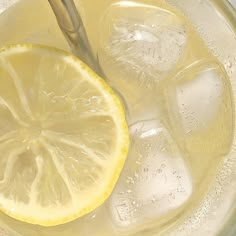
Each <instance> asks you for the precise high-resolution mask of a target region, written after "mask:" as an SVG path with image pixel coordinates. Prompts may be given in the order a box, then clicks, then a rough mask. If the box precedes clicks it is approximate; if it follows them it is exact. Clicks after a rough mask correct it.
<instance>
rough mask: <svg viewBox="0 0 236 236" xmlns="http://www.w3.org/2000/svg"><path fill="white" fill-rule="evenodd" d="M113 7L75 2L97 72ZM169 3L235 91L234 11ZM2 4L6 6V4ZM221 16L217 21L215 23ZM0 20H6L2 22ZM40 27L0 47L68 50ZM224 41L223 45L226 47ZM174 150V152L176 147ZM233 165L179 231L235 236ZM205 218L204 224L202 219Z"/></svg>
mask: <svg viewBox="0 0 236 236" xmlns="http://www.w3.org/2000/svg"><path fill="white" fill-rule="evenodd" d="M25 2H27V1H25ZM29 2H30V1H28V3H29ZM111 2H113V1H109V0H107V1H101V6H99V9H96V11H94V10H93V9H94V8H93V7H91V6H92V4H94V1H91V0H85V1H76V4H77V6H78V5H79V4H81V6H82V8H80V10H81V15H82V18H83V19H84V22H85V26H86V29H87V33H88V38H89V40H90V43H91V46H92V50H93V53H94V55H98V58H99V60H100V64H101V66H103V68H104V63H106V60H105V59H104V57H103V52H101V51H100V46H101V45H100V44H99V43H100V42H99V40H98V36H99V37H102V38H103V39H107V37H108V33H107V32H105V34H104V35H101V33H99V30H100V29H101V28H98V27H97V24H96V22H97V21H100V20H101V18H102V16H104V9H106V8H107V7H108V6H109V5H110V3H111ZM137 2H138V1H137ZM143 2H145V3H147V4H148V3H149V4H153V5H155V4H156V1H154V0H153V1H151V0H150V1H148V0H147V1H143ZM167 2H168V3H170V4H171V5H173V6H176V7H177V8H179V9H181V10H182V11H183V12H184V13H185V14H186V15H187V17H189V19H191V21H192V22H193V24H194V26H195V28H196V29H197V30H198V31H199V32H200V34H201V35H202V36H203V38H204V40H205V41H206V42H205V43H206V44H207V45H208V47H209V48H210V49H211V51H212V52H213V54H214V55H215V56H216V57H217V58H218V59H219V61H220V62H221V63H222V64H223V65H224V67H225V69H226V71H227V72H228V75H229V77H230V78H231V83H232V87H233V90H234V86H235V82H234V79H233V78H234V77H235V67H234V63H235V57H236V51H235V49H234V48H235V43H236V41H235V39H234V37H233V36H234V34H235V33H234V31H235V24H236V21H235V12H234V9H233V8H232V7H231V5H230V4H228V2H227V1H216V0H215V1H200V0H199V1H194V0H193V1H191V0H188V1H185V0H179V1H174V0H168V1H167ZM2 3H3V4H4V3H5V1H4V2H2ZM26 5H27V4H26ZM39 5H40V4H39ZM31 6H32V5H31ZM40 6H43V7H44V8H45V9H46V10H45V12H46V11H48V6H46V4H45V3H42V5H40ZM123 9H124V10H125V8H123ZM213 9H214V10H213ZM111 10H112V9H111ZM137 12H138V11H137ZM137 12H133V14H134V15H135V13H137ZM111 14H113V13H111ZM119 14H121V15H122V14H124V12H122V13H119ZM119 14H117V15H118V16H117V17H120V15H119ZM219 15H220V16H221V17H219ZM144 16H145V13H144ZM11 17H12V21H13V19H14V16H13V15H11ZM32 17H33V16H32ZM50 17H51V16H50ZM50 17H49V18H50ZM106 17H107V18H103V22H104V24H108V20H107V19H109V18H108V17H109V14H108V13H107V15H106ZM6 18H7V17H6ZM6 18H5V19H6ZM1 19H4V17H3V18H1ZM1 19H0V20H1ZM34 19H36V18H34ZM50 19H52V18H50ZM104 19H105V20H104ZM143 19H144V18H142V20H143ZM8 21H10V19H9V18H8ZM8 21H6V22H8ZM42 21H43V20H42ZM212 22H214V23H215V25H217V27H212ZM14 24H15V23H14V22H12V23H10V24H8V27H10V26H13V25H14ZM25 24H26V22H25ZM43 24H45V22H43V23H40V21H38V22H36V23H35V25H32V26H31V25H26V26H25V29H26V30H25V32H23V33H22V34H19V35H17V33H16V35H15V37H14V38H13V37H7V36H3V38H2V39H1V40H0V44H1V45H2V44H3V43H6V42H14V41H16V42H18V41H30V42H40V43H45V44H49V45H53V46H55V42H56V41H57V40H55V38H56V39H60V40H58V41H57V42H56V46H57V47H60V48H64V49H67V50H69V48H68V45H67V44H66V43H65V40H64V41H63V36H62V35H61V34H60V31H59V30H58V28H56V26H55V22H53V23H48V25H43ZM52 26H53V27H55V28H53V31H52ZM1 27H2V26H1V25H0V29H1ZM117 27H118V29H121V30H122V29H123V28H122V22H121V25H118V26H117ZM119 27H120V28H119ZM39 30H40V32H41V34H39V33H38V31H39ZM23 31H24V30H23ZM137 32H138V30H137ZM136 36H138V35H136ZM225 39H227V41H226V40H225ZM183 40H184V38H182V36H180V37H179V38H178V40H177V43H178V45H180V46H181V45H182V44H183V43H184V42H183ZM225 42H227V43H225ZM138 46H139V45H138ZM166 50H168V48H166ZM146 52H147V51H146ZM148 55H149V54H145V56H147V58H148ZM172 56H173V57H172V58H170V61H171V60H172V59H173V60H174V59H175V57H178V55H177V54H175V52H173V54H172ZM128 59H129V58H128ZM157 66H158V65H157ZM214 69H215V67H214V68H213V70H212V71H213V72H214V71H216V70H214ZM104 71H105V73H106V74H109V73H110V72H109V71H106V68H104ZM110 75H111V74H110ZM109 78H110V76H108V79H109ZM150 86H153V84H150ZM181 98H182V99H183V97H181V96H180V99H181ZM145 101H146V104H150V102H152V101H153V98H149V97H148V96H146V100H145ZM155 102H156V101H155ZM157 102H158V101H157ZM160 102H162V101H160ZM128 106H129V104H128ZM155 112H157V113H158V112H159V111H158V110H157V111H155ZM150 118H151V117H144V118H143V117H142V119H144V120H149V121H150V120H151V119H150ZM129 119H131V120H132V119H134V120H135V119H136V118H135V115H134V116H132V114H131V115H130V116H129ZM139 119H140V118H139ZM134 123H135V122H134ZM150 125H153V124H152V123H150V122H145V123H144V130H145V129H147V130H148V129H149V126H150ZM158 128H159V126H158V127H155V128H154V129H153V130H154V132H157V131H158ZM133 129H134V130H135V129H139V127H137V126H133ZM163 135H164V136H165V137H166V142H167V143H168V142H169V140H171V138H170V137H169V136H168V135H166V133H165V132H163ZM222 135H223V134H222ZM140 136H142V135H140ZM139 144H140V143H139ZM140 145H141V144H140ZM173 148H174V149H176V147H175V146H174V147H173ZM176 153H177V152H176ZM179 155H180V154H179ZM166 161H168V160H166ZM167 164H168V163H167ZM235 164H236V160H235V157H229V158H226V159H225V160H224V163H223V167H222V168H221V170H220V172H221V174H219V175H218V183H217V184H215V185H214V187H212V189H211V190H209V192H211V194H212V195H213V196H215V198H214V199H212V198H211V199H209V202H208V204H207V205H205V206H202V207H199V208H198V212H196V215H195V216H193V217H192V218H191V219H190V222H189V221H188V222H187V221H185V224H183V225H182V227H185V228H188V230H190V231H189V232H192V231H194V233H193V232H192V233H191V235H197V236H198V235H216V234H217V233H218V232H219V230H220V229H219V230H218V229H217V232H214V229H215V230H216V226H223V225H224V224H225V225H226V226H225V227H224V230H223V232H222V235H223V236H225V235H227V236H228V235H233V234H234V233H231V232H233V231H232V230H233V225H234V224H233V222H234V221H235V217H230V218H231V219H230V220H229V223H228V225H227V224H226V223H225V222H226V219H227V218H228V217H229V212H230V210H232V208H233V206H232V204H230V203H232V202H233V199H235V191H232V190H233V189H235V185H236V177H235V171H234V170H235V168H234V166H235ZM149 168H150V167H149ZM162 168H165V166H164V165H163V166H162ZM177 168H178V170H181V171H182V172H184V173H186V172H187V171H185V169H184V167H183V164H182V163H179V164H178V167H177ZM143 171H144V172H146V171H148V169H147V167H145V168H144V170H143ZM157 171H160V172H161V171H163V170H162V169H159V170H157ZM166 173H167V172H166ZM181 178H182V179H184V182H183V183H184V186H185V187H186V189H184V190H185V193H186V195H185V198H188V195H189V194H190V192H191V190H189V189H190V188H188V187H187V186H189V185H190V184H189V180H188V176H187V174H186V175H183V176H181ZM129 181H130V182H132V181H133V180H132V179H130V180H129ZM145 183H146V182H145ZM212 186H213V185H212ZM182 190H183V189H182ZM188 190H189V192H188ZM222 192H224V193H226V192H229V193H230V194H228V195H227V199H226V198H224V194H222ZM128 194H129V193H128ZM170 197H173V196H172V195H171V196H170ZM225 197H226V196H225ZM150 200H151V201H153V202H155V199H150ZM182 200H185V199H182ZM227 203H229V204H227ZM125 204H126V203H125ZM118 211H119V209H118ZM120 214H122V211H120ZM204 215H205V217H206V218H204V217H203V216H204ZM123 216H124V215H123ZM135 216H136V215H135ZM206 219H207V220H206ZM9 221H10V220H6V221H5V223H6V224H8V225H9V224H10V223H9ZM204 221H206V223H205V224H204ZM100 223H101V225H103V223H102V222H100ZM168 223H169V222H168ZM72 225H73V223H71V224H69V226H65V227H64V228H63V227H62V228H60V229H62V230H68V228H69V227H70V226H72ZM92 225H93V223H92ZM15 226H16V227H19V228H20V227H22V226H21V224H20V223H19V224H17V223H16V224H15ZM193 226H195V228H192V227H193ZM91 227H93V226H91ZM164 228H165V226H164ZM220 228H221V227H220ZM28 230H29V231H28V234H29V235H37V234H36V233H35V231H34V227H33V226H32V227H30V228H29V229H28ZM40 230H41V231H40ZM156 231H157V230H155V229H149V228H147V229H145V234H144V232H137V233H136V234H135V235H138V234H139V235H147V236H149V235H159V233H158V232H156ZM29 232H30V233H31V234H30V233H29ZM39 232H43V229H41V228H40V227H39ZM175 232H176V233H174V232H172V234H168V233H167V234H164V233H163V234H164V235H175V236H176V235H184V234H183V233H182V234H181V228H179V231H178V234H177V231H175ZM50 233H51V234H53V233H54V234H55V233H57V234H58V235H61V232H59V230H57V229H56V228H55V229H51V230H50ZM50 233H48V234H50ZM51 234H50V235H51Z"/></svg>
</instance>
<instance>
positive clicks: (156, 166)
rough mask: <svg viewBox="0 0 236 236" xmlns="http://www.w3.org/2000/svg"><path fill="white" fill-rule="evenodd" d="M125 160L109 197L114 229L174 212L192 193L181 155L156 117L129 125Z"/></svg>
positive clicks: (151, 220)
mask: <svg viewBox="0 0 236 236" xmlns="http://www.w3.org/2000/svg"><path fill="white" fill-rule="evenodd" d="M130 132H131V136H132V144H131V148H130V152H129V156H128V160H127V163H126V165H125V168H124V170H123V172H122V175H121V177H120V179H119V182H118V184H117V186H116V188H115V190H114V192H113V194H112V196H111V198H110V212H111V216H112V219H113V222H114V224H115V225H116V226H117V227H118V229H121V230H122V228H123V229H125V230H127V229H131V230H138V229H140V227H143V226H144V225H145V224H147V223H152V222H154V221H156V220H157V219H160V218H162V217H165V215H166V214H167V213H169V214H171V213H173V214H174V213H176V212H177V211H178V210H179V209H180V208H181V207H182V206H183V204H184V203H186V201H187V200H188V199H189V198H190V196H191V194H192V180H191V176H190V174H189V169H188V166H187V163H186V161H185V158H186V157H184V156H183V154H182V153H181V152H180V150H179V148H178V146H177V145H176V143H175V141H174V140H173V138H172V136H171V134H170V132H169V131H168V130H167V129H166V128H165V127H164V126H163V125H162V124H161V123H159V122H158V121H157V120H151V121H145V122H138V123H136V124H134V125H132V127H131V128H130Z"/></svg>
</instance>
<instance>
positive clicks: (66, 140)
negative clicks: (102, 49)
mask: <svg viewBox="0 0 236 236" xmlns="http://www.w3.org/2000/svg"><path fill="white" fill-rule="evenodd" d="M128 146H129V135H128V128H127V124H126V120H125V114H124V110H123V107H122V105H121V102H120V100H119V99H118V98H117V96H116V95H115V94H114V92H113V91H112V89H111V88H110V87H109V86H108V85H107V84H106V83H105V82H104V81H103V80H102V79H101V78H99V77H98V76H97V75H96V74H95V73H93V72H92V71H91V70H90V69H89V68H88V67H87V66H86V65H85V64H83V63H82V62H81V61H80V60H78V59H77V58H76V57H74V56H73V55H71V54H69V53H67V52H64V51H61V50H57V49H54V48H49V47H45V46H40V45H31V44H22V45H12V46H8V47H6V48H3V49H2V50H1V51H0V153H1V158H0V209H1V210H2V211H3V212H5V213H6V214H7V215H9V216H11V217H13V218H15V219H18V220H21V221H25V222H28V223H33V224H39V225H43V226H53V225H58V224H62V223H66V222H69V221H71V220H74V219H76V218H77V217H80V216H82V215H84V214H86V213H89V212H91V211H92V210H94V209H95V208H96V207H98V206H99V205H101V204H102V203H103V202H104V201H105V200H106V198H107V197H108V196H109V195H110V193H111V191H112V190H113V188H114V185H115V183H116V181H117V179H118V177H119V175H120V172H121V170H122V167H123V165H124V162H125V159H126V155H127V152H128Z"/></svg>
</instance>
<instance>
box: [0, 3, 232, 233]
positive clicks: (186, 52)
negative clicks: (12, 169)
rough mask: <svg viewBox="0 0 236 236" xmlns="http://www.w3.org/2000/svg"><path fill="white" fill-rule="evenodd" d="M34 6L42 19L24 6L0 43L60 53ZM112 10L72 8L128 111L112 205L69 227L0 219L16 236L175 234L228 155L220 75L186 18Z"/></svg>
mask: <svg viewBox="0 0 236 236" xmlns="http://www.w3.org/2000/svg"><path fill="white" fill-rule="evenodd" d="M35 2H36V3H35V5H34V9H36V8H37V9H40V11H41V12H40V11H38V13H37V14H36V11H35V10H32V12H31V14H32V17H33V21H34V22H35V24H34V25H32V24H31V23H30V22H28V20H26V19H29V18H28V17H29V16H27V17H26V16H25V15H24V14H29V13H26V12H27V9H28V8H29V7H30V6H32V2H30V1H29V0H22V1H20V2H19V3H18V5H17V7H15V8H14V9H12V10H9V11H8V12H9V13H8V14H9V15H8V17H7V14H6V16H5V17H4V16H3V17H2V18H1V19H0V22H4V20H5V21H6V19H13V18H11V17H13V16H14V15H15V14H21V17H22V19H25V20H24V21H23V23H22V25H21V27H22V28H25V29H26V30H23V31H20V30H19V29H18V28H20V27H16V24H15V22H14V21H13V20H12V22H10V23H9V24H8V28H9V27H12V30H11V31H12V32H13V33H12V34H9V35H4V37H3V38H2V39H1V44H3V43H6V42H9V41H11V42H12V41H15V42H18V41H19V40H21V41H23V42H25V41H28V42H40V43H45V44H49V45H53V44H54V42H56V46H57V47H61V48H64V49H68V46H67V44H66V42H65V41H64V39H63V36H62V35H61V33H60V31H59V29H58V28H57V27H56V23H55V20H54V18H53V15H52V13H51V12H50V8H49V6H48V5H47V4H46V3H45V2H43V1H39V0H38V1H35ZM113 2H114V1H109V0H102V1H100V2H99V4H95V5H96V6H95V5H94V1H92V0H91V1H82V0H80V1H77V2H76V3H77V4H81V6H82V11H81V14H82V16H83V17H84V20H85V24H86V26H88V27H87V29H88V36H89V38H90V41H91V43H92V46H93V50H94V52H95V53H96V54H97V55H98V58H99V62H100V65H101V67H102V69H103V71H104V74H105V75H106V79H107V80H108V82H109V83H110V84H111V85H112V86H113V87H114V88H115V89H116V90H117V91H118V92H119V94H120V95H121V97H122V98H123V99H124V101H125V104H126V107H127V119H128V122H129V127H130V134H131V139H132V143H131V147H130V153H129V156H128V161H127V163H126V165H125V168H124V170H123V173H122V175H121V177H120V179H119V182H118V184H117V186H116V189H115V190H114V192H113V194H112V195H111V197H110V199H109V200H108V201H107V202H106V203H105V204H104V205H103V206H102V207H101V208H99V209H97V210H96V211H95V212H93V213H92V214H90V215H88V216H85V217H83V218H80V219H78V220H76V221H74V222H71V223H68V224H65V225H63V226H59V227H52V228H44V227H39V226H33V225H28V224H24V223H21V222H17V221H14V220H12V219H10V218H8V217H6V216H4V215H3V214H0V218H1V219H2V221H3V223H4V224H5V226H6V228H11V229H13V230H15V231H16V232H17V233H19V234H20V235H24V236H32V235H40V236H46V235H59V236H64V235H66V236H68V235H75V234H77V235H81V236H87V235H94V236H108V235H138V234H140V235H144V232H150V233H146V234H147V235H154V233H153V232H155V235H164V233H163V234H162V230H163V229H165V228H167V225H169V226H171V225H174V226H175V227H177V226H178V224H179V223H178V222H181V220H183V219H184V218H186V217H187V214H191V213H190V212H191V211H192V209H193V208H194V206H197V205H198V204H199V202H200V201H201V199H202V197H203V196H204V195H205V194H206V191H207V189H208V187H209V185H211V183H212V182H213V181H214V179H215V177H216V173H217V170H218V168H219V165H220V163H221V162H222V161H223V159H224V157H225V156H226V155H227V154H228V153H229V151H230V149H231V144H232V139H233V131H234V130H233V128H234V123H233V120H234V115H233V106H234V102H233V100H232V89H231V84H230V81H229V78H228V75H227V73H226V71H225V69H224V67H223V66H222V65H221V63H220V62H219V61H218V59H216V57H215V56H213V54H212V53H211V52H210V50H209V49H208V48H207V46H206V45H205V44H204V42H203V40H202V39H201V37H200V35H199V34H198V33H197V32H196V30H195V29H194V28H193V26H192V25H191V24H190V22H189V21H188V20H187V18H186V17H185V16H183V14H182V13H181V12H180V11H179V10H177V8H173V7H172V6H170V5H169V4H166V3H165V2H164V1H159V2H155V4H153V2H152V4H151V1H150V3H149V1H139V2H138V1H135V2H126V1H123V2H118V1H117V2H114V3H113ZM182 2H183V1H182ZM112 3H113V4H112ZM104 9H106V11H104ZM31 14H29V15H31ZM42 14H44V15H45V17H44V18H43V19H42V17H41V16H42ZM9 16H11V17H9ZM1 20H2V21H1ZM46 22H47V23H46ZM97 22H99V27H98V26H97ZM95 23H96V24H95ZM2 24H3V23H2ZM19 24H20V23H19ZM0 26H1V24H0ZM23 26H24V27H23ZM1 27H3V26H1ZM95 28H96V29H95ZM14 29H15V31H14ZM5 30H6V29H5ZM8 30H9V29H8ZM39 32H40V33H39ZM176 218H178V222H177V220H176ZM167 235H170V234H167ZM183 235H184V234H183Z"/></svg>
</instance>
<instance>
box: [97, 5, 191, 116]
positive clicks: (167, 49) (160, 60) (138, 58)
mask: <svg viewBox="0 0 236 236" xmlns="http://www.w3.org/2000/svg"><path fill="white" fill-rule="evenodd" d="M99 32H100V47H99V48H100V50H99V52H98V56H99V61H100V65H101V67H102V69H103V71H104V73H105V75H106V77H107V78H108V80H109V83H110V84H111V85H113V87H115V88H116V89H117V90H118V91H119V92H120V93H121V95H122V96H123V97H124V100H125V101H126V103H127V105H128V109H129V111H130V113H131V115H132V114H136V113H139V110H140V109H139V107H140V106H142V107H143V111H142V113H143V114H144V113H145V114H146V115H145V116H144V117H142V119H151V118H153V117H152V115H151V114H150V113H149V112H148V111H150V110H152V114H154V113H155V112H156V113H158V109H157V107H158V106H157V105H156V104H157V101H158V100H159V97H158V95H159V94H160V93H161V92H160V89H159V82H160V81H161V80H163V78H165V76H166V74H167V72H169V71H170V70H172V69H173V68H174V67H175V66H176V64H177V63H178V61H179V59H180V57H181V55H182V54H183V52H184V49H185V47H186V42H187V33H186V29H185V25H184V22H183V21H182V19H181V18H180V17H179V16H177V15H175V14H174V13H173V12H170V11H168V10H165V9H162V8H159V7H156V6H152V5H144V4H138V3H133V2H124V1H122V2H119V3H116V4H113V5H111V7H110V8H109V9H108V11H107V13H106V15H105V16H104V17H103V20H102V22H101V24H100V30H99ZM136 120H138V119H136Z"/></svg>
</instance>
